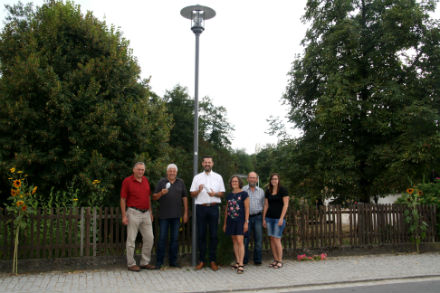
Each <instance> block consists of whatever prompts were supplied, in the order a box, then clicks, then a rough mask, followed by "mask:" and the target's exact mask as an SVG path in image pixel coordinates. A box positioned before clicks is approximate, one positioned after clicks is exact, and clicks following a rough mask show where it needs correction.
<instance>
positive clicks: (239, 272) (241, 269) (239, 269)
mask: <svg viewBox="0 0 440 293" xmlns="http://www.w3.org/2000/svg"><path fill="white" fill-rule="evenodd" d="M243 273H244V266H238V268H237V274H243Z"/></svg>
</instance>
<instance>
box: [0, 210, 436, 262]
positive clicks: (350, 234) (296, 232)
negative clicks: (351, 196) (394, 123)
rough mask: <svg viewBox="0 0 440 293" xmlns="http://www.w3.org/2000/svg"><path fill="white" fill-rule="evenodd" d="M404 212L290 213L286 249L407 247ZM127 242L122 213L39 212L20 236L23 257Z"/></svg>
mask: <svg viewBox="0 0 440 293" xmlns="http://www.w3.org/2000/svg"><path fill="white" fill-rule="evenodd" d="M404 211H405V207H404V206H402V205H353V206H351V207H349V208H342V207H340V206H321V207H319V208H302V209H298V210H295V209H293V208H290V209H289V210H288V214H287V216H286V220H287V226H286V229H285V231H284V233H283V239H282V240H283V246H284V248H285V249H286V250H298V249H302V250H303V249H325V248H334V247H370V246H380V245H383V244H392V245H396V246H398V245H401V244H407V243H410V235H409V232H408V224H406V222H405V220H404ZM419 212H420V214H421V218H422V220H424V221H425V222H426V223H427V224H428V229H427V231H426V238H425V239H424V242H436V241H438V235H437V233H436V226H437V222H436V219H437V218H436V216H437V215H436V212H437V211H436V207H435V206H433V205H426V206H420V207H419ZM8 220H10V217H8V215H7V214H6V212H5V211H4V210H3V211H0V259H10V258H11V257H12V252H13V247H14V233H13V232H14V231H13V225H12V223H11V222H10V221H8ZM154 223H155V224H154V233H155V234H154V235H158V234H157V233H158V221H154ZM219 230H220V229H219ZM179 233H180V235H179V243H180V246H179V249H180V254H181V255H187V254H189V253H191V221H189V222H188V223H187V224H184V225H182V226H181V229H180V232H179ZM125 238H126V228H125V226H123V225H122V223H121V213H120V209H119V208H115V207H111V208H58V209H46V210H41V209H40V210H38V211H37V214H36V215H34V216H32V217H31V219H30V225H29V228H28V229H26V230H25V231H23V233H22V235H21V236H20V244H19V248H20V249H19V250H20V251H19V258H59V257H61V258H62V257H81V256H121V255H124V253H125ZM157 238H158V237H156V240H157ZM264 239H265V240H264V249H265V250H268V249H269V243H268V239H267V237H264ZM139 240H140V238H139ZM140 244H141V243H140V241H139V243H138V245H140Z"/></svg>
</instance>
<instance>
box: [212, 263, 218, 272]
mask: <svg viewBox="0 0 440 293" xmlns="http://www.w3.org/2000/svg"><path fill="white" fill-rule="evenodd" d="M211 269H212V270H213V271H217V270H218V265H217V264H216V263H215V261H211Z"/></svg>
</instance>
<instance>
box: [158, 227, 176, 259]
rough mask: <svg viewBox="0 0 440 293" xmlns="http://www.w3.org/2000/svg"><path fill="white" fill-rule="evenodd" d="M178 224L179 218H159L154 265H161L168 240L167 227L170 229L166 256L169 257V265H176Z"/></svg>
mask: <svg viewBox="0 0 440 293" xmlns="http://www.w3.org/2000/svg"><path fill="white" fill-rule="evenodd" d="M179 226H180V218H170V219H159V242H158V243H157V251H156V254H157V255H156V257H157V258H156V266H161V265H162V264H163V259H164V257H165V247H166V245H167V240H168V228H169V231H170V242H169V253H168V256H169V259H170V265H176V263H177V254H178V250H179V242H178V240H179Z"/></svg>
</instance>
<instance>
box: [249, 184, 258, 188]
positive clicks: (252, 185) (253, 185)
mask: <svg viewBox="0 0 440 293" xmlns="http://www.w3.org/2000/svg"><path fill="white" fill-rule="evenodd" d="M249 186H250V187H255V186H257V183H249Z"/></svg>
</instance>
